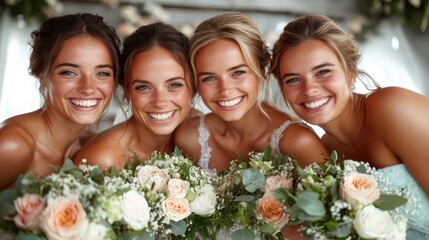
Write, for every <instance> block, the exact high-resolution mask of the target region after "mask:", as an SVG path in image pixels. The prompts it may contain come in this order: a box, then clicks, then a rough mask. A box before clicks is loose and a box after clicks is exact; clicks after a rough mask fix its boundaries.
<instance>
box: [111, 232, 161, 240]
mask: <svg viewBox="0 0 429 240" xmlns="http://www.w3.org/2000/svg"><path fill="white" fill-rule="evenodd" d="M155 239H156V238H155V236H152V235H150V234H149V233H148V232H146V231H129V232H125V233H124V234H122V235H121V236H119V240H155Z"/></svg>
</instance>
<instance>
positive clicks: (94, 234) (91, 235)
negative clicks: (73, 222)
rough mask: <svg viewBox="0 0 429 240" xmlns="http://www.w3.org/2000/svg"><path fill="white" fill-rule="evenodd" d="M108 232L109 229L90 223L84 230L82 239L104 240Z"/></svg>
mask: <svg viewBox="0 0 429 240" xmlns="http://www.w3.org/2000/svg"><path fill="white" fill-rule="evenodd" d="M108 230H109V229H108V228H107V227H106V226H104V225H102V224H97V223H92V222H91V223H89V224H88V227H87V228H86V231H85V235H84V237H83V239H90V240H104V239H106V236H107V231H108Z"/></svg>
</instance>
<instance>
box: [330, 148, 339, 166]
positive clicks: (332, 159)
mask: <svg viewBox="0 0 429 240" xmlns="http://www.w3.org/2000/svg"><path fill="white" fill-rule="evenodd" d="M337 160H338V154H337V152H336V151H332V153H331V156H330V157H329V162H330V163H331V164H332V165H335V164H336V162H337Z"/></svg>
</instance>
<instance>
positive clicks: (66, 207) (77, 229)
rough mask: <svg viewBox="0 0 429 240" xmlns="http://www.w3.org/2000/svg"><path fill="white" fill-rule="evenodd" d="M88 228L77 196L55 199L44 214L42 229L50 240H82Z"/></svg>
mask: <svg viewBox="0 0 429 240" xmlns="http://www.w3.org/2000/svg"><path fill="white" fill-rule="evenodd" d="M87 226H88V219H87V216H86V213H85V211H84V209H83V207H82V205H81V204H80V202H79V199H78V197H77V196H68V197H58V198H55V199H53V200H52V201H51V202H49V204H48V206H47V207H46V209H45V210H44V211H43V214H42V221H41V228H42V229H43V231H44V232H45V234H46V236H47V237H48V239H50V240H60V239H61V240H64V239H82V236H83V234H84V233H85V231H86V228H87Z"/></svg>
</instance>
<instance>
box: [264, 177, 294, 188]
mask: <svg viewBox="0 0 429 240" xmlns="http://www.w3.org/2000/svg"><path fill="white" fill-rule="evenodd" d="M291 187H292V179H291V178H287V177H285V176H280V175H276V176H270V177H268V178H267V180H265V188H264V191H265V192H275V191H276V190H277V189H279V188H286V189H288V190H290V189H291Z"/></svg>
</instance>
